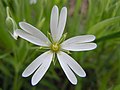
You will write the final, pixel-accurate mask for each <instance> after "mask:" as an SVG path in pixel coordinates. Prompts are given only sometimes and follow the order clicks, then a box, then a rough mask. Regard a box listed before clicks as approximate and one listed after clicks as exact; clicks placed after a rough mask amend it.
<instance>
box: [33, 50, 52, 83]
mask: <svg viewBox="0 0 120 90" xmlns="http://www.w3.org/2000/svg"><path fill="white" fill-rule="evenodd" d="M52 57H53V53H51V52H47V54H45V55H44V57H42V58H41V60H44V61H43V63H42V65H41V66H40V67H39V68H38V69H37V71H36V72H35V74H34V75H33V77H32V80H31V83H32V85H36V84H37V83H38V82H39V81H40V80H41V79H42V77H43V76H44V74H45V73H46V71H47V70H48V68H49V66H50V64H51V61H52Z"/></svg>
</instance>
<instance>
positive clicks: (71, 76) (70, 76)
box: [57, 52, 77, 85]
mask: <svg viewBox="0 0 120 90" xmlns="http://www.w3.org/2000/svg"><path fill="white" fill-rule="evenodd" d="M57 57H58V60H59V63H60V65H61V67H62V69H63V71H64V72H65V74H66V76H67V78H68V80H69V81H70V82H71V83H72V84H74V85H75V84H77V78H76V76H75V75H74V73H73V72H72V70H71V69H70V67H69V66H68V64H67V63H66V62H65V57H64V53H63V52H59V53H58V54H57Z"/></svg>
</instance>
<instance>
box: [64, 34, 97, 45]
mask: <svg viewBox="0 0 120 90" xmlns="http://www.w3.org/2000/svg"><path fill="white" fill-rule="evenodd" d="M94 40H95V36H94V35H83V36H75V37H72V38H69V39H67V40H66V41H64V42H63V43H62V45H69V44H73V43H84V42H91V41H94Z"/></svg>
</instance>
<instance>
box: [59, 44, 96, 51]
mask: <svg viewBox="0 0 120 90" xmlns="http://www.w3.org/2000/svg"><path fill="white" fill-rule="evenodd" d="M96 47H97V45H96V44H95V43H72V44H69V45H61V48H62V49H64V50H70V51H88V50H92V49H95V48H96Z"/></svg>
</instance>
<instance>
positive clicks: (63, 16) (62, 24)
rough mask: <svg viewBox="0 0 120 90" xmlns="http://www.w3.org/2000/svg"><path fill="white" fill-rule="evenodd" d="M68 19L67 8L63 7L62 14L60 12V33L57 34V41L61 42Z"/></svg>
mask: <svg viewBox="0 0 120 90" xmlns="http://www.w3.org/2000/svg"><path fill="white" fill-rule="evenodd" d="M66 19H67V8H66V7H63V8H62V10H61V12H60V18H59V23H58V29H57V30H58V31H57V32H58V33H57V35H56V36H57V37H56V41H59V40H60V38H61V36H62V34H63V31H64V28H65V25H66Z"/></svg>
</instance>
